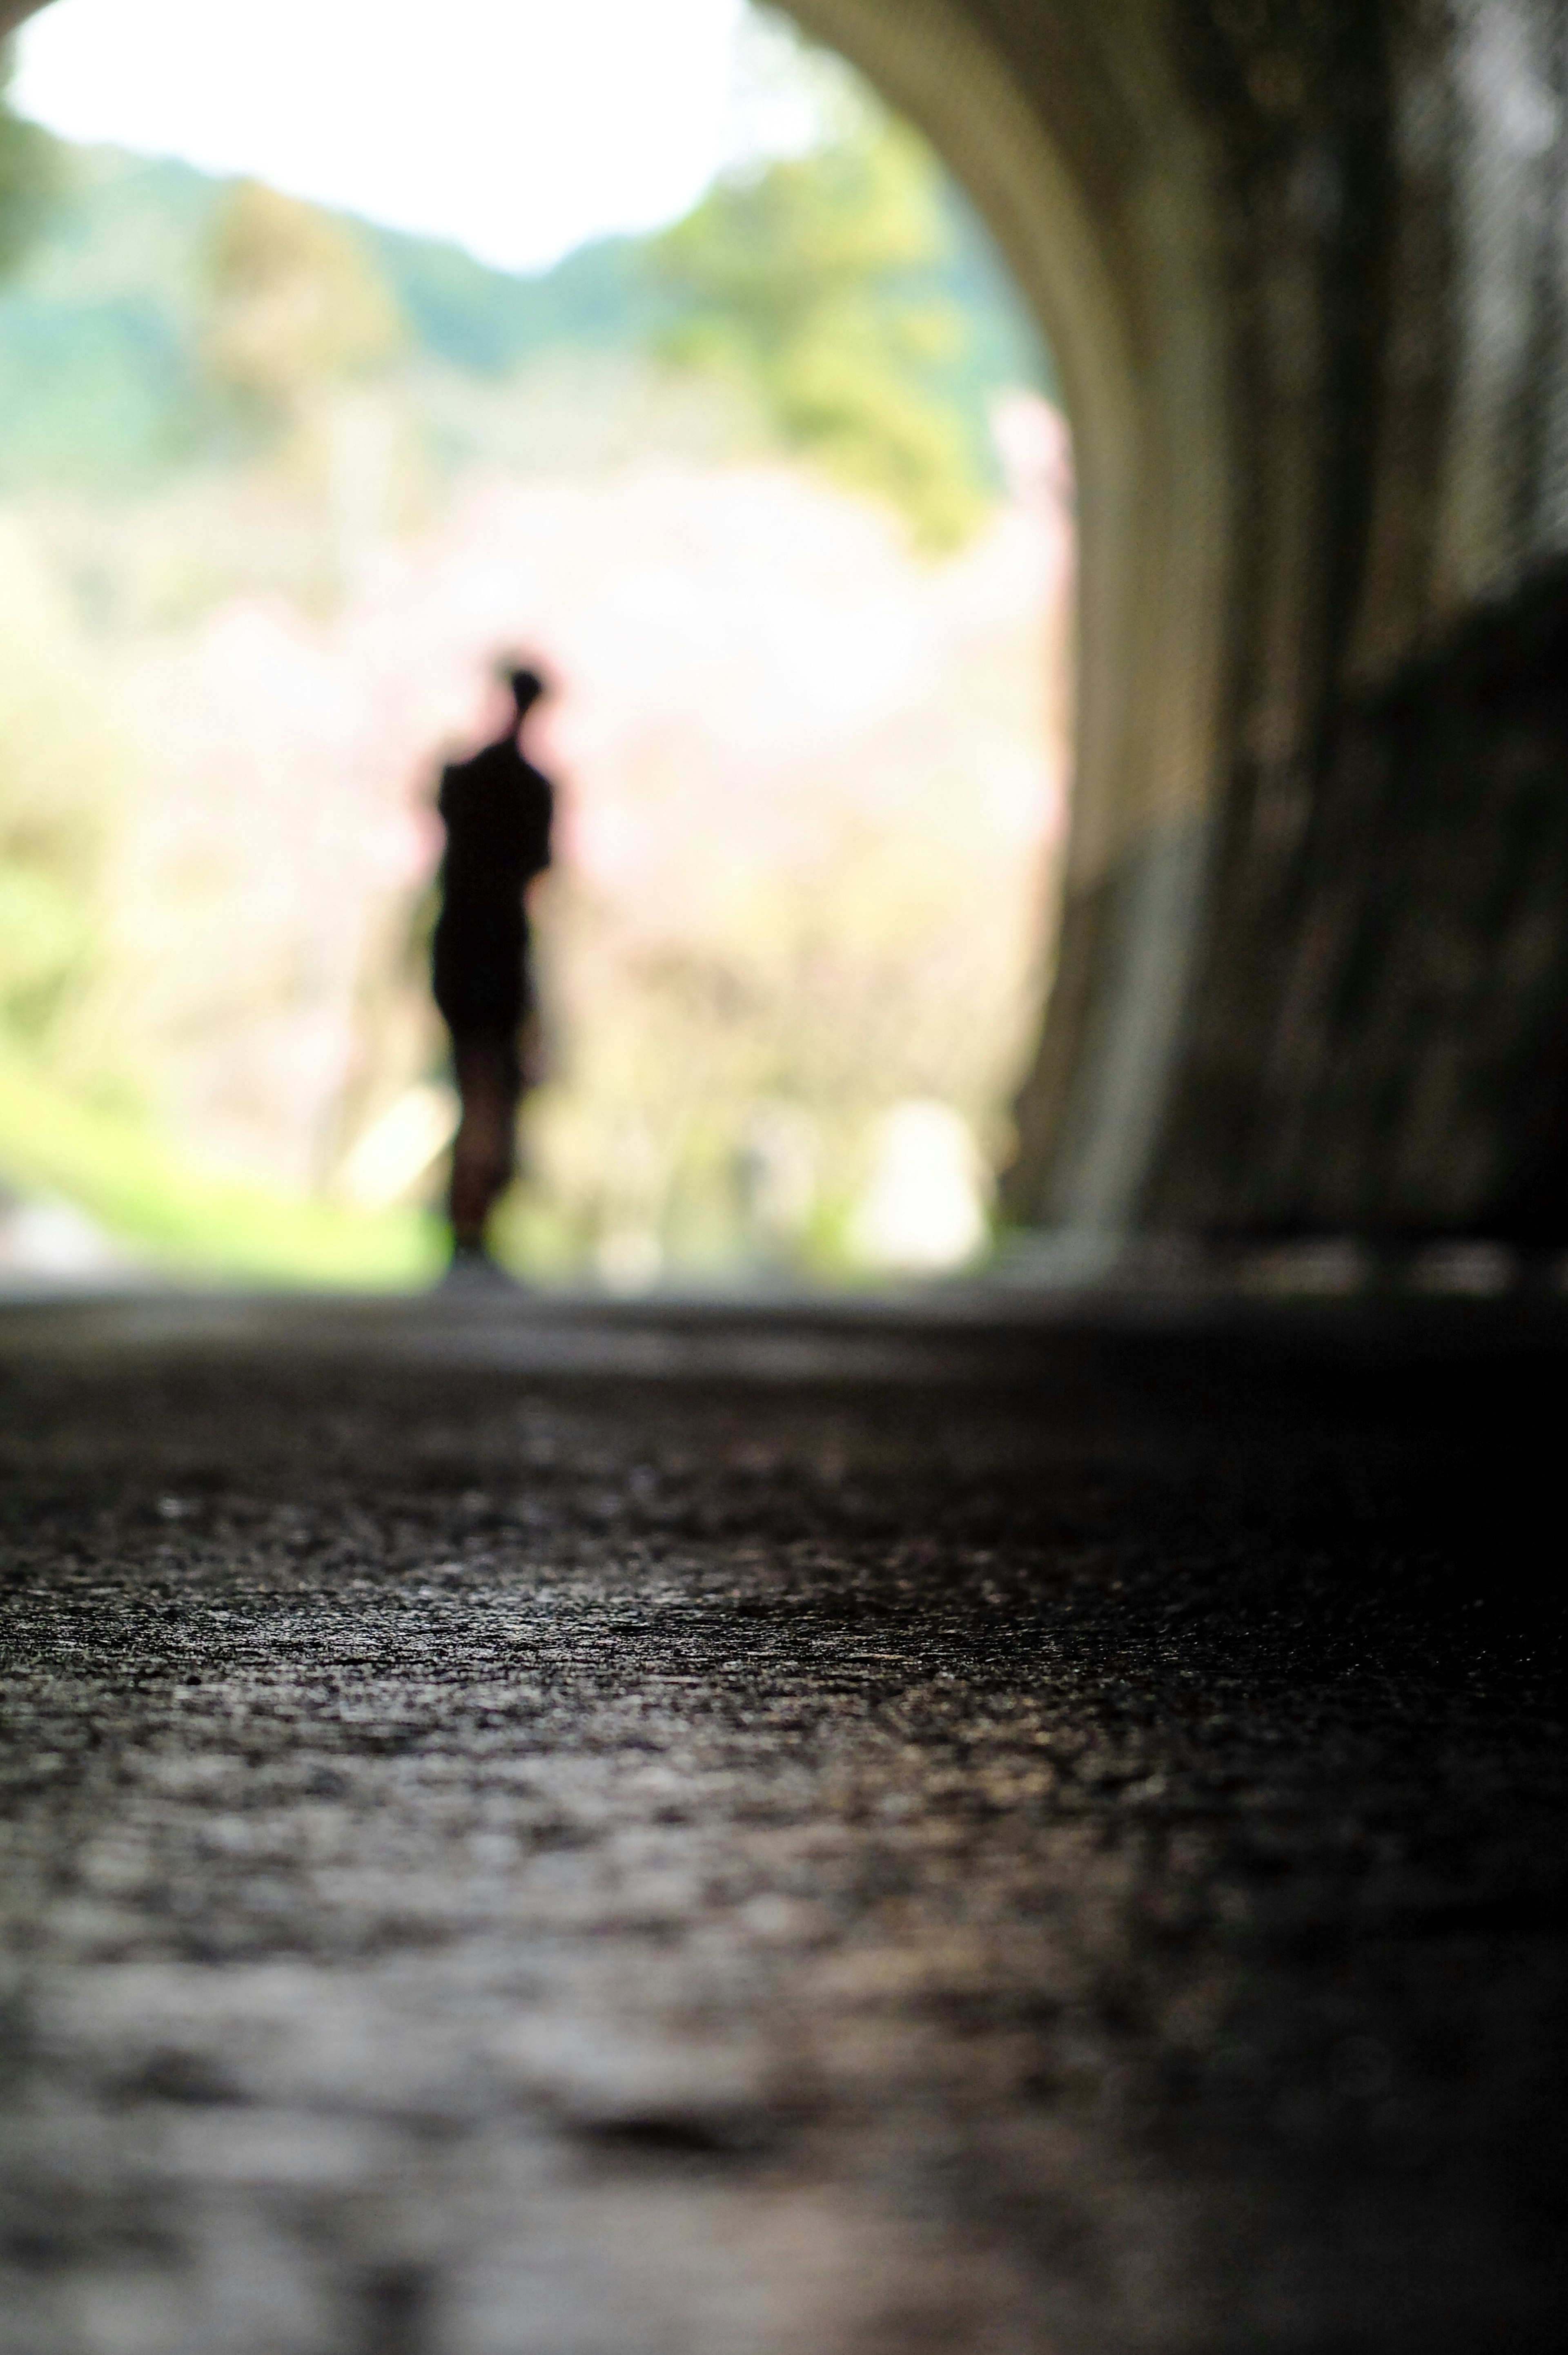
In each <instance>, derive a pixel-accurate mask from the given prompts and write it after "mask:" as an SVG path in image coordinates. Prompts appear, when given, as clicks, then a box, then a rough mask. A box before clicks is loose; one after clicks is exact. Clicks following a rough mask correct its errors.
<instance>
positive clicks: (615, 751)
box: [0, 0, 1073, 1288]
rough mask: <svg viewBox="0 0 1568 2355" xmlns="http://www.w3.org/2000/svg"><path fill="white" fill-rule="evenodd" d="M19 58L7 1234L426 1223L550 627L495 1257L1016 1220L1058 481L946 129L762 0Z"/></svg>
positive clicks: (202, 1238)
mask: <svg viewBox="0 0 1568 2355" xmlns="http://www.w3.org/2000/svg"><path fill="white" fill-rule="evenodd" d="M16 49H17V56H16V75H15V79H14V80H13V83H12V88H11V93H10V101H11V112H10V114H9V115H8V116H7V118H6V120H5V132H4V134H3V135H4V136H5V140H6V142H7V145H6V149H5V154H6V155H7V157H15V158H16V169H15V170H10V169H8V170H7V172H6V173H5V185H6V186H9V187H12V188H13V189H14V190H15V191H16V196H15V199H14V201H13V203H12V206H11V217H10V219H9V221H8V222H7V224H6V225H5V229H6V234H5V245H6V248H7V250H8V253H9V266H8V268H7V271H6V274H5V277H4V279H0V608H3V611H4V614H5V629H6V634H7V637H8V639H9V642H10V643H11V644H12V645H13V646H14V647H19V648H21V649H22V654H23V658H22V659H21V660H20V661H17V662H15V663H14V664H13V665H12V666H11V668H10V670H9V672H8V675H7V677H6V680H5V684H4V685H3V686H0V858H4V861H5V869H6V874H7V878H8V880H7V884H6V887H5V888H6V893H7V907H8V908H9V909H10V911H11V913H12V916H13V919H14V921H11V922H8V923H7V925H6V926H5V933H4V941H5V945H0V1186H3V1187H4V1188H5V1192H4V1196H3V1197H0V1263H3V1265H4V1267H5V1269H6V1270H8V1271H9V1276H10V1280H12V1281H14V1282H28V1281H35V1280H40V1279H42V1280H58V1279H59V1278H60V1277H63V1276H67V1275H71V1274H76V1275H79V1276H87V1277H90V1279H92V1280H94V1281H97V1280H101V1279H102V1278H103V1277H104V1276H105V1275H111V1274H114V1273H132V1274H133V1273H135V1272H137V1271H139V1270H143V1269H149V1268H153V1269H156V1268H163V1267H171V1266H172V1267H184V1268H190V1269H195V1270H200V1271H203V1272H207V1273H215V1274H222V1275H229V1276H233V1277H237V1278H241V1279H249V1280H256V1279H269V1280H283V1281H335V1282H349V1283H397V1282H416V1281H418V1280H420V1279H421V1278H422V1277H423V1276H425V1275H427V1274H429V1273H432V1272H433V1271H434V1269H435V1268H436V1266H437V1265H438V1264H439V1249H440V1233H439V1228H438V1226H437V1224H436V1222H435V1220H433V1218H432V1216H431V1210H430V1206H431V1204H432V1203H433V1202H434V1200H435V1199H437V1197H438V1195H439V1190H440V1167H441V1159H442V1156H443V1154H444V1150H445V1146H446V1141H447V1137H448V1135H449V1134H450V1125H451V1097H450V1083H449V1081H448V1077H447V1072H446V1067H445V1058H444V1046H443V1039H442V1034H441V1031H440V1025H439V1024H438V1023H437V1021H436V1019H435V1018H434V1015H433V1012H432V1010H431V1007H430V1005H429V991H428V970H427V967H428V934H429V921H430V912H431V888H430V887H431V878H432V874H433V869H434V865H435V861H436V858H437V856H438V852H439V837H438V831H437V828H436V826H435V824H434V820H433V816H432V813H431V799H432V794H433V791H434V783H435V778H436V774H437V773H438V771H439V768H440V762H441V761H442V760H443V759H445V758H449V757H450V756H451V755H452V754H453V753H454V752H456V751H461V750H462V749H464V748H465V747H471V746H472V745H473V744H475V743H477V742H478V741H481V740H482V735H483V733H484V731H485V729H486V727H487V726H490V725H493V718H494V715H493V709H492V707H491V704H490V700H489V698H490V697H491V695H492V694H493V688H492V687H491V685H490V680H491V675H492V672H493V666H494V663H495V661H496V659H497V658H498V657H499V656H503V655H512V654H522V655H526V656H527V657H528V658H529V659H532V660H536V661H538V662H539V663H540V664H541V665H542V666H544V667H545V668H546V670H547V672H548V673H549V674H550V676H551V677H552V678H553V679H554V680H555V681H556V684H557V687H558V692H557V694H556V697H555V698H553V702H552V705H551V708H550V710H549V712H548V715H547V719H546V725H545V727H544V728H543V729H542V730H541V731H540V735H539V739H538V748H537V749H538V757H539V758H540V759H541V760H542V761H543V762H544V763H545V764H546V766H547V767H548V768H549V770H550V772H551V773H552V774H553V775H554V777H555V778H556V783H557V785H558V787H559V791H560V821H559V858H558V863H557V867H556V870H555V872H554V873H553V874H552V875H551V877H550V878H548V879H547V880H546V882H545V883H544V884H543V885H542V886H541V887H540V890H539V892H538V897H537V902H536V906H535V918H536V935H537V938H538V942H539V966H540V984H541V993H542V998H543V1017H544V1030H545V1056H544V1064H545V1077H544V1081H543V1084H542V1085H541V1086H540V1087H539V1088H538V1089H537V1091H536V1092H535V1094H534V1095H533V1096H532V1097H531V1099H530V1101H529V1103H528V1105H527V1108H526V1113H525V1127H524V1172H525V1175H524V1182H523V1183H522V1184H521V1185H520V1186H519V1187H518V1188H517V1189H516V1190H515V1192H514V1196H513V1197H512V1198H511V1199H510V1200H509V1203H508V1205H507V1207H506V1209H505V1211H504V1213H503V1219H502V1221H501V1226H500V1230H499V1231H498V1235H497V1243H498V1247H499V1248H500V1250H501V1251H502V1252H503V1254H504V1256H505V1258H506V1259H507V1261H508V1263H509V1264H511V1265H512V1266H514V1268H515V1269H516V1270H517V1271H519V1272H521V1273H527V1274H529V1275H531V1276H533V1277H534V1278H535V1279H537V1280H542V1281H551V1280H560V1281H578V1280H582V1279H584V1278H587V1279H590V1280H597V1281H601V1282H604V1283H607V1284H611V1285H613V1286H617V1287H621V1288H633V1287H636V1286H640V1285H645V1284H649V1283H652V1282H655V1281H658V1280H659V1279H661V1278H662V1277H673V1278H675V1279H677V1280H679V1279H682V1278H686V1277H693V1276H698V1275H701V1276H705V1277H708V1278H713V1279H717V1280H721V1281H725V1280H729V1279H731V1278H733V1277H736V1276H737V1275H742V1274H751V1275H756V1274H758V1273H763V1274H767V1275H769V1276H779V1277H793V1276H797V1275H800V1274H802V1273H805V1274H819V1275H825V1276H836V1277H846V1278H854V1277H856V1276H859V1275H862V1274H864V1273H870V1272H874V1271H889V1270H896V1269H900V1268H904V1269H913V1270H931V1269H937V1268H940V1267H943V1266H948V1265H954V1264H959V1263H962V1262H963V1261H965V1260H966V1259H967V1258H971V1257H973V1256H974V1255H975V1254H976V1253H977V1252H979V1251H980V1250H981V1249H982V1248H983V1245H984V1241H985V1234H986V1220H987V1214H988V1187H989V1175H990V1172H991V1169H992V1168H993V1167H994V1166H995V1164H996V1162H997V1160H998V1159H999V1158H1000V1157H1001V1156H1004V1155H1005V1151H1006V1108H1007V1103H1008V1099H1009V1094H1010V1091H1011V1088H1012V1085H1013V1083H1014V1082H1015V1080H1016V1077H1017V1073H1018V1069H1019V1066H1020V1063H1021V1060H1022V1056H1023V1053H1024V1051H1025V1050H1026V1048H1027V1045H1028V1043H1029V1034H1030V1031H1031V1028H1032V1026H1033V1021H1034V1018H1035V1016H1036V1014H1037V1009H1038V1004H1039V997H1040V993H1041V988H1042V985H1043V979H1044V967H1045V961H1046V959H1047V956H1048V951H1049V914H1050V910H1051V907H1052V904H1053V897H1054V893H1053V883H1054V855H1055V847H1056V844H1057V842H1058V840H1059V837H1060V831H1061V824H1062V816H1063V798H1064V794H1065V780H1066V773H1067V760H1068V751H1069V746H1068V742H1067V733H1068V722H1069V713H1068V705H1067V697H1066V692H1065V681H1066V663H1067V653H1068V647H1067V639H1068V632H1069V623H1070V601H1071V590H1072V570H1073V523H1072V488H1071V474H1070V461H1069V453H1068V445H1067V439H1066V434H1065V427H1064V425H1063V423H1062V421H1061V419H1060V416H1059V413H1058V410H1057V409H1056V407H1055V406H1054V400H1053V398H1052V379H1051V376H1050V370H1049V364H1048V361H1047V359H1046V357H1045V356H1044V353H1043V352H1042V350H1041V348H1040V346H1039V344H1038V340H1037V338H1036V336H1035V335H1034V332H1033V328H1032V326H1031V325H1030V323H1029V321H1028V319H1027V317H1026V316H1025V314H1024V312H1023V310H1022V304H1021V303H1020V301H1019V299H1018V297H1017V295H1016V293H1014V291H1013V289H1012V285H1011V282H1009V280H1008V279H1007V277H1006V274H1005V272H1004V271H1003V269H1002V267H1001V263H1000V262H999V261H998V259H997V257H996V255H995V253H994V250H993V249H992V248H991V244H990V242H989V240H988V239H987V237H986V234H985V232H984V230H983V229H981V227H980V224H979V222H978V221H977V219H976V218H975V217H974V215H973V213H972V212H971V211H970V209H969V207H968V206H967V204H966V203H965V201H964V199H963V197H961V195H960V193H959V191H958V190H957V188H956V187H955V186H953V184H952V182H951V181H950V179H949V178H948V176H947V174H946V173H945V171H944V170H943V168H942V166H941V165H940V164H939V162H938V159H937V158H936V157H935V155H933V154H932V152H931V151H930V149H929V148H928V147H927V145H926V144H924V143H923V142H922V141H921V140H920V139H919V137H918V136H917V135H916V133H914V132H913V131H912V130H910V129H909V127H908V126H907V125H906V124H905V123H902V122H900V121H897V120H895V119H894V118H892V117H890V116H889V114H888V113H887V112H886V111H885V108H884V107H883V106H882V105H881V103H880V102H879V101H878V100H877V99H876V97H875V96H874V93H873V92H872V91H870V90H869V89H868V87H867V86H866V85H865V84H864V83H863V81H862V80H859V78H858V77H856V76H855V75H853V73H852V71H851V69H849V68H848V67H846V66H844V65H843V64H842V63H841V62H840V61H839V60H838V59H834V58H832V57H831V56H830V55H828V54H827V53H825V52H823V51H821V50H819V49H815V48H810V47H808V46H807V45H806V44H804V43H803V42H802V41H801V40H800V37H798V36H796V35H795V34H794V33H793V31H792V30H791V28H790V27H789V26H788V24H787V23H786V22H785V21H784V20H783V19H782V18H780V17H779V16H775V15H773V14H771V13H765V12H762V11H758V10H751V9H746V8H742V7H741V6H739V5H730V0H678V5H670V6H667V7H664V8H662V9H660V10H659V11H657V12H650V11H648V10H646V9H643V8H639V7H631V6H626V5H609V0H602V4H601V5H595V6H583V7H580V8H578V9H577V10H575V11H571V12H559V13H556V12H548V11H546V10H543V9H536V8H534V7H529V6H521V5H518V6H499V5H493V0H492V5H480V0H465V5H461V6H453V7H451V8H449V9H447V10H445V11H443V12H442V14H441V16H440V21H439V24H438V23H435V22H434V20H430V21H429V22H427V19H426V17H425V15H424V12H422V11H418V12H416V11H415V10H413V9H411V8H407V9H396V10H387V9H385V8H380V9H376V10H374V11H372V10H370V9H369V8H367V7H366V5H361V0H338V5H316V6H313V7H312V8H311V9H310V10H309V11H306V10H304V9H303V8H292V7H290V8H278V9H274V10H272V11H270V12H269V14H268V16H267V17H266V20H265V24H264V25H263V23H262V22H261V21H260V19H259V18H258V19H247V18H246V17H244V16H235V17H230V16H227V15H226V16H225V18H224V21H223V24H222V26H221V28H218V27H217V25H216V22H215V20H214V18H213V16H212V12H210V11H208V10H205V9H202V8H199V7H196V5H193V0H148V5H144V6H141V7H139V8H138V9H137V10H135V11H134V12H127V11H123V10H122V9H120V8H117V7H115V6H113V5H109V0H55V5H53V6H51V7H50V8H48V9H47V10H46V11H44V12H43V13H42V14H40V15H39V16H37V18H36V19H34V20H33V21H32V22H31V23H30V24H29V25H28V26H27V27H26V28H24V31H23V33H22V35H21V37H20V39H19V41H18V43H17V45H16ZM171 59H178V60H179V61H180V63H179V66H178V69H176V70H171V69H170V60H171ZM35 124H36V125H38V126H42V127H41V128H40V129H36V130H35V129H34V128H33V127H32V126H34V125H35Z"/></svg>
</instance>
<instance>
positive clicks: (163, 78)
mask: <svg viewBox="0 0 1568 2355" xmlns="http://www.w3.org/2000/svg"><path fill="white" fill-rule="evenodd" d="M747 16H748V11H747V6H746V0H565V5H560V0H265V5H262V6H257V5H247V6H239V5H235V0H135V5H134V6H132V5H127V0H54V5H52V6H49V7H48V8H45V9H44V10H43V11H42V12H41V14H40V15H38V16H36V17H34V18H32V19H31V20H30V21H29V22H28V23H27V24H26V25H25V26H24V27H22V29H21V31H20V34H19V35H18V37H17V48H18V57H19V63H18V72H17V76H16V81H15V82H14V84H13V86H12V100H13V103H14V104H15V105H16V106H17V108H18V109H19V110H20V111H21V112H23V113H25V114H30V115H32V116H33V117H34V118H35V119H36V120H37V121H38V122H40V123H48V125H49V127H50V128H51V129H52V130H54V131H58V133H60V134H61V135H62V136H63V137H65V138H68V139H74V140H83V141H92V140H102V141H106V142H110V143H111V144H115V145H117V146H122V147H131V148H135V149H137V150H140V151H141V152H142V153H143V154H147V155H179V156H183V157H185V159H186V161H187V162H189V163H192V164H196V165H200V166H201V167H202V168H203V169H204V170H206V171H209V172H219V173H249V174H253V175H254V176H256V177H257V178H259V179H264V180H268V181H270V183H271V184H272V185H273V186H275V187H280V188H285V189H287V190H289V191H290V193H291V194H292V195H295V196H301V197H313V198H314V199H315V200H316V201H317V202H319V203H322V204H330V205H336V206H340V207H342V208H344V209H345V210H348V211H352V212H356V213H361V214H364V215H366V217H367V218H370V219H373V220H378V221H385V222H387V223H389V224H390V225H391V226H393V227H394V228H398V229H413V230H417V231H419V232H421V233H423V234H425V235H427V236H433V237H445V238H451V239H454V240H456V241H457V242H458V243H459V244H461V245H465V246H467V247H468V248H469V249H470V250H471V252H474V253H477V254H479V255H480V256H482V258H483V259H484V260H485V261H492V262H496V263H499V264H500V265H502V266H503V268H507V269H513V270H534V269H539V268H541V267H543V266H545V265H546V264H547V263H549V262H551V261H555V260H556V258H557V256H559V255H560V254H562V253H564V252H566V251H567V250H569V249H570V248H571V247H572V246H574V245H578V244H580V243H582V241H583V240H585V239H587V238H590V237H598V236H601V235H603V234H605V233H606V232H608V231H610V230H614V229H631V230H635V229H652V228H655V227H657V226H659V225H660V224H661V223H662V222H664V221H667V220H672V219H674V218H677V217H678V216H679V215H680V214H681V213H683V212H684V211H685V210H687V208H689V207H690V206H691V205H692V204H693V202H694V200H695V198H696V197H698V196H699V195H700V194H701V192H702V190H703V189H704V188H705V186H706V185H707V183H708V182H709V181H710V180H711V179H712V178H713V176H714V175H715V172H716V171H718V170H719V169H720V168H722V166H723V165H726V164H727V163H730V162H734V161H737V160H740V159H741V158H743V157H745V156H747V155H757V154H762V153H779V152H781V151H783V150H787V149H790V148H798V147H800V146H802V145H805V144H808V143H809V141H810V136H811V133H812V128H813V123H814V113H813V108H812V103H811V101H810V97H809V95H808V94H807V92H806V90H805V89H804V87H803V86H801V87H798V88H796V89H795V90H793V91H792V90H791V89H790V87H789V79H788V77H787V76H786V77H785V79H784V81H783V83H782V85H781V84H780V83H779V80H778V79H777V69H775V73H774V75H773V76H769V75H768V74H767V73H766V71H763V72H762V74H761V79H760V80H759V68H758V56H757V39H756V32H755V24H753V29H752V32H751V35H750V37H749V39H748V37H747V29H746V27H747Z"/></svg>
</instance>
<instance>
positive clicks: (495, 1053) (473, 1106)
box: [447, 1039, 522, 1256]
mask: <svg viewBox="0 0 1568 2355" xmlns="http://www.w3.org/2000/svg"><path fill="white" fill-rule="evenodd" d="M452 1063H453V1067H454V1070H455V1071H456V1076H457V1084H458V1096H459V1100H460V1103H461V1115H460V1117H459V1121H458V1130H457V1135H456V1136H455V1137H454V1138H453V1140H452V1169H451V1186H450V1192H449V1195H448V1200H447V1209H448V1217H449V1219H450V1223H451V1231H452V1248H453V1250H454V1252H459V1253H461V1254H463V1255H464V1256H468V1255H471V1254H474V1253H477V1252H482V1251H483V1249H484V1231H485V1228H486V1226H487V1225H488V1223H489V1220H490V1214H491V1211H492V1210H493V1209H494V1207H495V1204H496V1202H497V1201H498V1200H499V1199H500V1198H501V1196H502V1195H503V1193H504V1192H505V1190H506V1188H507V1187H508V1186H509V1185H510V1184H511V1182H512V1175H513V1171H514V1167H515V1166H516V1135H517V1105H518V1102H519V1099H520V1096H521V1093H522V1082H521V1076H520V1074H519V1071H518V1068H517V1055H516V1050H515V1049H514V1047H513V1045H512V1043H511V1042H510V1040H507V1039H454V1040H453V1041H452Z"/></svg>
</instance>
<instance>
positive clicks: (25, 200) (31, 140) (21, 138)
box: [0, 42, 60, 275]
mask: <svg viewBox="0 0 1568 2355" xmlns="http://www.w3.org/2000/svg"><path fill="white" fill-rule="evenodd" d="M12 67H13V60H12V54H11V45H10V43H9V42H5V43H0V275H3V274H4V273H5V272H8V271H11V270H14V269H15V268H16V264H17V262H18V261H20V260H21V259H22V256H23V255H24V254H25V253H26V250H27V248H28V246H29V245H31V244H32V242H33V240H34V239H35V238H36V237H37V235H38V233H39V231H40V229H42V227H43V225H44V222H45V220H46V219H47V218H48V212H49V208H50V206H51V204H52V202H53V201H54V199H55V198H56V197H57V196H58V191H59V185H60V166H59V151H58V147H57V145H56V143H55V142H54V140H52V139H51V138H50V137H49V135H48V132H47V131H42V130H40V129H39V127H38V125H37V123H27V122H25V121H24V120H23V118H22V117H21V116H20V115H19V114H16V113H14V112H12V109H11V107H10V105H9V103H8V101H7V100H6V97H5V91H6V88H7V86H8V84H9V82H10V80H11V73H12Z"/></svg>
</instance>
